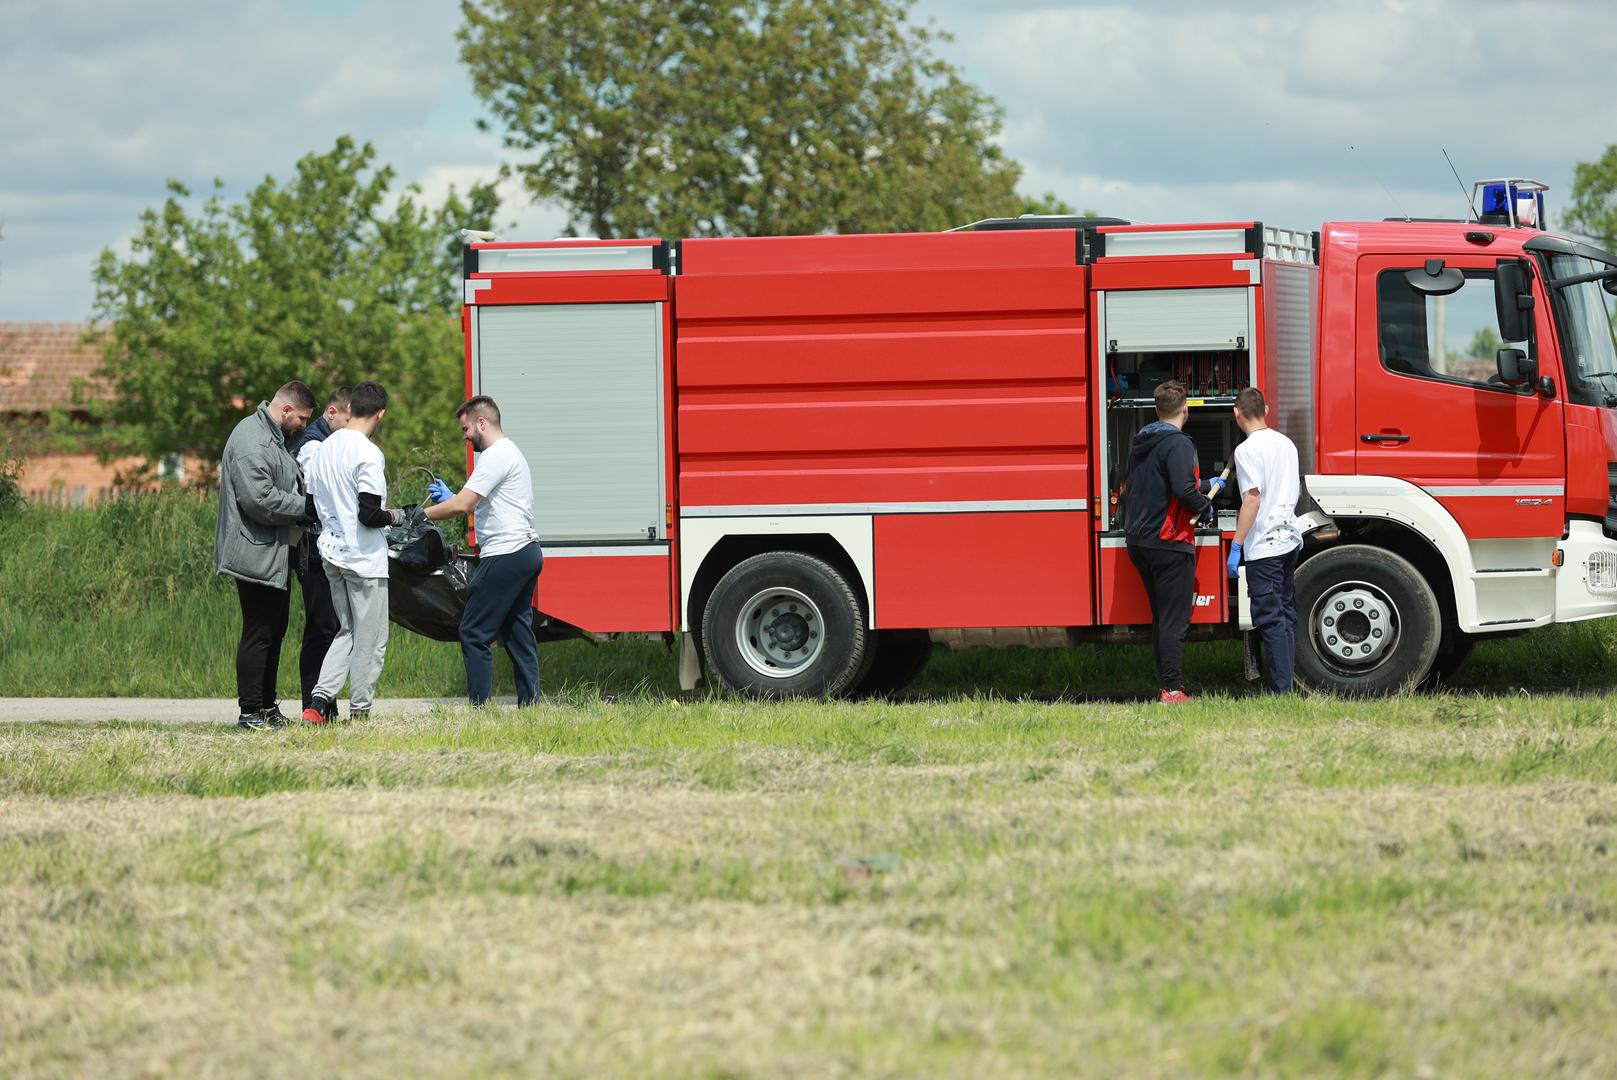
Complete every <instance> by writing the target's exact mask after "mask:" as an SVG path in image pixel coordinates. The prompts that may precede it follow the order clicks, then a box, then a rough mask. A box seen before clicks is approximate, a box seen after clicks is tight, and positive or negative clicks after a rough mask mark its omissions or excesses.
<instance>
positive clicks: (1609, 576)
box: [1555, 521, 1617, 623]
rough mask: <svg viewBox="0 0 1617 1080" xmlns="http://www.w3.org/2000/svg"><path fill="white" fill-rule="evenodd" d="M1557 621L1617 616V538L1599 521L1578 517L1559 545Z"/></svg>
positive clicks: (1556, 584)
mask: <svg viewBox="0 0 1617 1080" xmlns="http://www.w3.org/2000/svg"><path fill="white" fill-rule="evenodd" d="M1558 546H1559V548H1560V550H1561V555H1562V561H1561V566H1560V569H1558V570H1557V571H1556V574H1555V621H1556V622H1563V623H1564V622H1581V621H1582V620H1584V619H1600V618H1610V617H1612V616H1617V540H1612V539H1610V538H1608V537H1607V536H1606V533H1605V530H1604V529H1602V528H1601V526H1600V523H1599V522H1596V521H1574V522H1572V523H1571V525H1570V527H1569V528H1568V530H1567V538H1566V539H1565V540H1562V541H1561V543H1560V544H1559V545H1558Z"/></svg>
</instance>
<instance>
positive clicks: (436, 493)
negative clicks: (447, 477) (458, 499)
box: [427, 477, 455, 503]
mask: <svg viewBox="0 0 1617 1080" xmlns="http://www.w3.org/2000/svg"><path fill="white" fill-rule="evenodd" d="M427 497H428V499H430V500H431V501H432V502H435V503H441V502H448V501H449V500H450V499H453V498H454V497H455V493H454V492H453V491H450V490H449V485H448V484H446V483H444V482H443V481H442V480H439V479H438V478H437V477H433V478H432V483H430V484H428V485H427Z"/></svg>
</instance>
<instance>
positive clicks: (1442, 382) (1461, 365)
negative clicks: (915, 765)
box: [462, 180, 1617, 695]
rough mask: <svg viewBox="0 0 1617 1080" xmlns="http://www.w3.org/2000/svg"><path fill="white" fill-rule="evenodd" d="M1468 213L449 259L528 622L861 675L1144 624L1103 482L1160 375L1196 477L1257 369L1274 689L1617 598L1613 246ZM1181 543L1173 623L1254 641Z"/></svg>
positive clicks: (1605, 609)
mask: <svg viewBox="0 0 1617 1080" xmlns="http://www.w3.org/2000/svg"><path fill="white" fill-rule="evenodd" d="M1540 187H1541V186H1537V185H1534V184H1533V183H1532V182H1528V181H1514V180H1512V181H1501V182H1492V183H1489V184H1488V185H1487V186H1484V187H1483V188H1482V201H1483V205H1482V207H1481V211H1482V212H1481V213H1479V214H1475V215H1474V216H1473V217H1472V218H1471V219H1469V220H1466V221H1415V220H1407V219H1400V220H1395V221H1382V222H1361V223H1353V222H1341V223H1330V224H1327V225H1325V226H1324V227H1323V228H1322V229H1321V230H1320V231H1318V232H1297V231H1288V230H1282V229H1274V228H1267V227H1265V226H1264V225H1262V224H1260V223H1258V222H1253V221H1246V222H1220V223H1212V224H1177V225H1139V224H1128V223H1126V222H1122V221H1117V220H1110V219H1080V218H1031V219H1030V218H1019V219H1004V220H990V221H983V222H979V223H977V224H976V225H975V226H974V227H970V228H967V229H963V230H958V231H952V232H946V233H926V234H898V235H853V236H783V237H749V238H726V239H689V240H684V241H675V242H667V241H663V240H612V241H601V240H557V241H551V242H535V243H511V242H500V241H474V242H470V243H468V244H467V246H466V252H465V301H466V306H465V309H464V313H463V317H462V321H463V325H464V329H465V333H466V382H467V389H468V392H471V393H486V394H490V395H492V396H493V397H494V398H495V399H496V400H497V401H498V403H499V405H500V407H501V409H502V411H503V413H504V416H505V430H506V432H507V433H508V434H509V435H510V436H511V437H512V438H513V439H514V440H515V442H516V443H517V445H518V446H519V447H520V448H521V449H522V451H523V452H524V453H525V454H526V455H527V457H528V460H529V462H530V464H531V465H532V469H533V476H534V495H535V505H536V507H537V509H538V515H539V529H540V533H541V536H542V539H543V542H544V549H545V556H546V559H545V572H544V575H543V577H542V578H541V581H540V586H539V594H538V598H537V601H536V603H537V606H538V607H539V609H540V610H541V611H542V612H543V613H545V614H547V615H549V616H552V617H554V618H556V619H559V620H563V621H565V622H568V623H571V624H573V625H575V626H577V627H581V628H583V629H585V630H588V631H592V632H595V633H599V634H616V633H630V632H635V633H640V632H649V633H659V632H660V633H665V634H669V635H672V634H674V633H675V632H680V638H679V640H680V643H681V677H682V680H683V681H684V683H685V685H687V686H690V685H693V684H694V682H695V680H696V678H697V677H698V676H699V673H700V672H701V671H702V670H703V669H704V668H705V669H706V670H707V671H710V672H711V673H712V674H714V675H716V676H717V677H718V679H719V680H721V681H722V682H723V683H724V684H725V685H727V686H729V687H731V688H733V689H737V690H740V691H744V692H748V693H752V694H758V695H796V694H840V693H854V692H873V691H886V690H892V689H895V688H897V687H899V686H902V685H904V684H905V683H906V682H907V681H908V680H909V679H911V678H913V676H914V675H915V674H916V673H917V672H918V671H919V670H920V667H921V665H922V664H924V663H925V661H926V658H927V656H928V655H929V653H930V652H931V650H932V648H933V645H934V643H936V642H943V643H946V644H948V645H951V646H956V647H959V646H965V645H972V644H993V645H1005V644H1026V645H1040V646H1052V645H1060V646H1068V645H1077V644H1080V643H1085V642H1122V641H1140V640H1145V639H1146V638H1145V635H1146V633H1147V632H1148V626H1147V624H1148V623H1149V621H1150V620H1149V613H1148V609H1147V606H1146V600H1145V595H1144V590H1143V588H1142V586H1141V583H1140V581H1139V578H1138V577H1137V576H1136V574H1135V571H1134V569H1133V567H1132V565H1131V564H1130V562H1129V560H1128V558H1127V554H1126V552H1125V550H1124V544H1123V538H1122V534H1121V532H1120V529H1119V525H1120V515H1119V507H1118V503H1117V500H1118V492H1119V489H1120V488H1121V487H1122V486H1123V475H1122V471H1121V470H1122V465H1123V463H1124V462H1125V460H1126V454H1127V448H1128V445H1129V441H1130V439H1131V437H1132V436H1133V435H1134V433H1135V432H1136V431H1137V430H1138V429H1139V428H1140V426H1141V425H1142V424H1143V423H1145V422H1147V421H1148V420H1149V419H1151V417H1152V412H1151V390H1152V388H1153V387H1154V386H1155V385H1156V384H1157V383H1159V382H1161V381H1163V380H1164V379H1168V378H1178V379H1180V380H1182V381H1184V382H1185V383H1186V384H1187V385H1188V386H1189V387H1190V388H1191V390H1192V394H1193V400H1192V402H1191V404H1192V415H1191V419H1190V421H1189V423H1188V425H1187V427H1186V430H1187V432H1188V433H1189V434H1190V435H1191V436H1192V438H1193V439H1194V440H1195V442H1196V445H1197V447H1198V448H1199V451H1200V454H1201V459H1202V460H1201V469H1202V475H1203V476H1207V475H1211V474H1212V473H1214V472H1216V471H1219V470H1221V469H1222V468H1223V467H1224V466H1225V464H1226V463H1227V462H1228V461H1229V460H1230V458H1231V454H1232V451H1233V449H1234V445H1235V443H1236V441H1237V440H1238V437H1239V432H1238V429H1237V428H1236V427H1235V424H1234V422H1233V415H1232V410H1231V404H1232V402H1233V398H1234V394H1235V392H1236V391H1237V390H1238V389H1239V388H1241V387H1242V386H1246V385H1249V384H1250V385H1255V386H1257V387H1259V388H1261V389H1262V390H1263V391H1264V393H1265V395H1266V396H1267V398H1268V400H1269V402H1270V405H1271V413H1270V423H1271V425H1272V426H1274V427H1276V428H1278V429H1279V430H1281V431H1283V432H1284V433H1285V434H1286V435H1288V436H1290V438H1291V440H1292V441H1293V442H1294V443H1295V444H1296V445H1297V447H1298V450H1299V452H1300V454H1301V457H1302V463H1303V472H1304V474H1305V482H1306V487H1307V494H1306V495H1305V505H1304V506H1303V507H1301V508H1300V509H1301V514H1302V519H1303V523H1304V528H1305V532H1306V536H1307V540H1306V544H1305V548H1304V553H1303V554H1304V557H1303V561H1302V563H1301V566H1300V568H1299V571H1298V577H1297V593H1298V597H1297V598H1298V608H1299V614H1300V623H1299V626H1298V639H1299V640H1298V657H1297V665H1298V674H1299V677H1300V678H1301V679H1302V680H1303V681H1304V682H1306V684H1308V685H1309V686H1311V687H1314V688H1317V689H1324V690H1329V691H1335V692H1342V693H1357V694H1367V693H1381V692H1387V691H1392V690H1395V689H1397V688H1400V687H1403V686H1407V685H1409V684H1411V683H1413V682H1416V681H1419V680H1421V679H1438V678H1442V677H1444V676H1446V675H1448V674H1451V673H1452V672H1453V671H1454V670H1455V669H1456V668H1457V667H1458V666H1459V665H1460V664H1461V663H1463V662H1464V660H1465V658H1466V657H1467V655H1469V653H1470V651H1471V649H1472V647H1473V645H1474V644H1475V643H1476V642H1477V641H1479V640H1482V639H1485V638H1489V637H1494V636H1503V635H1509V634H1516V633H1520V632H1522V631H1525V630H1528V629H1531V628H1534V627H1541V626H1546V625H1549V624H1551V623H1558V622H1573V621H1577V620H1582V619H1591V618H1598V617H1602V616H1610V615H1613V614H1617V539H1614V538H1617V412H1614V406H1617V347H1614V345H1613V337H1612V324H1611V316H1612V306H1613V299H1612V296H1611V295H1610V294H1611V293H1612V292H1613V291H1614V290H1617V284H1614V282H1617V256H1614V255H1612V254H1609V253H1607V252H1604V251H1601V250H1598V249H1595V248H1592V247H1589V246H1587V245H1584V244H1581V243H1578V242H1576V241H1574V240H1572V239H1569V238H1567V237H1563V236H1558V235H1555V234H1552V233H1550V232H1547V231H1544V230H1542V229H1539V228H1536V227H1533V226H1532V225H1531V224H1530V223H1529V222H1542V221H1543V220H1544V219H1543V211H1542V194H1541V191H1540ZM1234 520H1235V515H1234V510H1233V505H1232V506H1231V507H1230V508H1228V509H1223V510H1222V511H1221V513H1220V514H1219V517H1218V522H1217V527H1215V528H1209V529H1206V530H1205V531H1203V532H1202V533H1201V534H1200V535H1199V536H1198V538H1197V546H1198V549H1199V555H1198V560H1197V567H1198V569H1197V578H1196V582H1197V586H1196V587H1197V597H1196V606H1195V609H1194V618H1193V624H1192V637H1193V639H1194V638H1203V639H1205V638H1217V637H1235V636H1238V635H1240V634H1241V633H1242V632H1243V631H1244V630H1248V629H1249V628H1250V618H1249V612H1248V607H1247V603H1246V597H1245V586H1244V579H1243V578H1240V577H1238V578H1235V579H1230V578H1227V577H1226V574H1225V570H1224V561H1225V555H1226V551H1227V548H1228V545H1229V543H1230V541H1231V536H1232V530H1233V528H1234Z"/></svg>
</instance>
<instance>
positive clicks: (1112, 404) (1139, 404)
mask: <svg viewBox="0 0 1617 1080" xmlns="http://www.w3.org/2000/svg"><path fill="white" fill-rule="evenodd" d="M1156 404H1157V403H1156V400H1155V399H1154V398H1116V399H1115V400H1112V401H1108V402H1107V403H1106V407H1107V408H1108V409H1154V408H1156ZM1185 404H1186V405H1189V406H1190V407H1191V408H1193V409H1194V408H1196V407H1198V406H1207V405H1225V406H1231V405H1234V404H1235V398H1234V397H1233V396H1231V397H1193V398H1189V399H1187V400H1186V401H1185Z"/></svg>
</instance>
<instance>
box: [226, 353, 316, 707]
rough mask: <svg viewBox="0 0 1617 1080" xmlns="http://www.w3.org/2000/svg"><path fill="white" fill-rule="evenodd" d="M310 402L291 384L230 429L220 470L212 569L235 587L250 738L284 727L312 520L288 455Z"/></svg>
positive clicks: (240, 685)
mask: <svg viewBox="0 0 1617 1080" xmlns="http://www.w3.org/2000/svg"><path fill="white" fill-rule="evenodd" d="M314 405H315V402H314V394H313V393H312V392H311V391H310V390H309V388H308V387H307V386H305V385H304V384H303V383H301V382H296V381H293V382H289V383H287V384H286V385H285V386H283V387H281V388H280V389H279V390H277V391H275V396H274V397H273V398H271V399H270V400H269V401H267V402H262V403H260V404H259V406H258V408H257V409H256V410H255V411H254V412H253V414H252V415H251V416H249V417H247V418H246V419H245V420H243V421H242V422H241V423H239V424H237V425H236V430H235V431H233V432H231V433H230V438H229V440H228V441H226V443H225V455H224V458H223V459H222V460H221V461H220V462H219V524H218V527H217V529H216V530H215V532H214V537H213V568H214V571H215V572H217V573H220V574H227V575H229V576H230V577H233V578H235V579H236V596H237V598H238V599H239V600H240V602H241V640H240V642H239V643H238V644H237V646H236V697H237V703H238V704H239V705H240V707H241V715H240V717H238V718H237V720H236V724H237V726H239V727H243V728H247V729H250V730H263V729H264V728H270V727H279V726H280V725H282V724H284V723H286V719H287V718H286V717H285V716H284V715H282V713H281V709H280V704H279V702H278V701H277V700H276V693H275V675H276V671H277V670H278V669H279V668H280V666H281V640H282V639H283V638H285V637H286V623H287V615H288V611H289V609H290V600H291V593H290V591H289V590H288V585H289V584H290V581H289V578H290V577H291V573H292V571H293V569H294V568H295V564H296V560H297V559H298V557H299V554H300V549H299V541H301V540H302V538H303V525H304V523H305V522H307V521H309V520H310V519H312V518H313V517H314V508H313V507H312V506H311V505H310V502H311V500H310V499H309V497H308V496H307V495H305V494H304V491H303V484H302V481H301V479H300V477H299V475H298V463H297V462H296V461H295V460H294V459H293V457H292V455H291V454H290V453H288V452H287V449H286V447H287V443H288V441H289V440H292V439H295V438H297V437H298V436H299V435H301V434H302V433H303V429H304V428H306V427H307V426H308V424H309V418H310V417H312V416H313V415H314Z"/></svg>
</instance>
